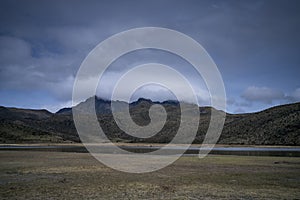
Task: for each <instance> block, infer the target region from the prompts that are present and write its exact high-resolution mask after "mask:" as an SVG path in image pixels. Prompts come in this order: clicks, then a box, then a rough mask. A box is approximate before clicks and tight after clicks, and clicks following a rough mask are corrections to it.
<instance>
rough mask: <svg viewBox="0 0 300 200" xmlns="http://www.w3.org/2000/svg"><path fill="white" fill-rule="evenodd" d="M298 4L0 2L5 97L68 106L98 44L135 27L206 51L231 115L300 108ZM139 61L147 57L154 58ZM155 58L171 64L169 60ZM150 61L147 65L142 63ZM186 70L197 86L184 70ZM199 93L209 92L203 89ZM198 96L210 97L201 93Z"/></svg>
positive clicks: (0, 79)
mask: <svg viewBox="0 0 300 200" xmlns="http://www.w3.org/2000/svg"><path fill="white" fill-rule="evenodd" d="M299 4H300V2H299V1H288V2H285V1H144V0H142V1H79V0H75V1H58V0H57V1H33V0H29V1H1V2H0V23H1V26H0V63H1V65H0V73H1V74H0V90H4V89H6V90H7V89H11V90H16V89H18V90H19V91H22V90H25V89H30V90H44V91H47V92H49V94H50V95H52V96H53V97H54V98H55V99H57V101H60V102H66V101H68V100H70V97H71V92H72V84H73V81H74V77H75V74H76V72H77V70H78V68H79V66H80V63H81V62H82V60H83V59H84V58H85V57H86V55H87V54H88V52H89V51H90V50H92V48H93V47H94V46H95V45H97V44H98V43H99V42H101V41H102V40H104V39H106V38H107V37H109V36H111V35H113V34H116V33H118V32H120V31H125V30H128V29H130V28H135V27H142V26H159V27H160V26H161V27H165V28H171V29H175V30H178V31H181V32H183V33H185V34H187V35H189V36H191V37H193V38H194V39H196V40H197V41H198V42H199V43H200V44H202V45H203V46H204V47H205V49H206V50H207V51H208V53H209V54H210V55H211V56H212V58H213V59H214V60H215V62H216V64H217V65H218V67H219V69H220V71H221V73H222V76H223V79H224V82H225V87H226V90H227V94H228V96H231V97H232V99H233V100H232V101H235V103H231V104H229V110H232V111H234V110H242V109H244V110H246V111H251V109H252V110H255V109H257V107H256V108H252V107H251V106H253V105H255V104H249V103H247V102H261V103H263V104H266V105H269V106H271V105H272V103H273V102H275V101H281V100H282V101H297V100H299V89H297V88H300V83H299V78H298V76H299V74H300V67H299V65H300V60H299V56H298V54H299V50H300V49H299V47H300V38H299V35H300V26H299V24H300V9H299V8H300V6H299ZM150 54H151V53H150ZM137 55H138V56H140V58H143V55H149V52H148V54H143V53H140V54H137ZM155 59H156V60H157V62H159V63H161V62H162V63H164V62H165V63H170V64H174V63H172V59H171V58H170V57H168V56H166V57H164V56H156V57H155ZM129 61H131V60H130V59H129V60H127V61H126V60H125V61H122V62H120V63H119V65H116V66H115V67H114V68H113V69H111V71H110V72H108V73H107V77H106V79H107V80H110V79H113V78H114V77H117V76H120V74H121V73H122V72H123V70H124V68H128V67H130V66H131V65H130V62H129ZM146 61H148V60H147V59H146V58H143V59H141V60H140V61H139V63H143V62H146ZM175 65H176V63H175ZM177 67H179V66H177ZM183 71H185V73H186V74H187V75H188V76H190V77H191V80H193V81H192V82H193V84H194V85H195V87H199V86H197V83H196V81H194V79H195V78H192V77H193V71H191V70H190V68H189V67H188V66H187V65H184V68H183ZM106 84H108V86H109V87H111V85H110V83H106ZM253 85H272V88H273V89H270V88H269V89H266V88H258V87H257V88H252V89H251V86H253ZM247 88H248V89H247ZM200 90H205V89H204V88H202V85H201V87H199V91H200ZM262 90H263V91H262ZM264 90H268V91H264ZM278 91H280V92H278ZM153 92H155V91H152V93H151V94H154V93H153ZM108 93H109V92H108ZM166 95H167V94H166ZM199 95H200V96H203V95H207V94H206V93H205V92H203V91H202V93H201V92H199ZM282 95H283V96H282ZM152 96H155V95H152ZM241 96H242V98H240V97H241ZM1 98H6V97H5V96H2V97H1ZM28 98H30V97H28ZM203 98H204V99H205V98H206V97H203ZM159 99H161V97H160V98H159ZM287 99H288V100H287ZM229 102H230V101H229ZM0 103H1V102H0ZM246 104H247V105H248V106H245V105H246Z"/></svg>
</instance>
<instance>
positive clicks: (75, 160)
mask: <svg viewBox="0 0 300 200" xmlns="http://www.w3.org/2000/svg"><path fill="white" fill-rule="evenodd" d="M0 199H72V200H75V199H300V158H298V157H297V158H296V157H254V156H216V155H214V156H213V155H211V156H208V157H206V158H204V159H199V158H198V157H182V158H180V159H179V160H177V161H176V162H175V163H173V164H172V165H170V166H168V167H166V168H164V169H161V170H159V171H156V172H151V173H144V174H129V173H124V172H118V171H115V170H113V169H110V168H108V167H106V166H104V165H103V164H101V163H100V162H99V161H97V160H95V159H94V158H93V157H92V156H91V155H90V154H88V153H64V152H37V151H36V152H35V151H0Z"/></svg>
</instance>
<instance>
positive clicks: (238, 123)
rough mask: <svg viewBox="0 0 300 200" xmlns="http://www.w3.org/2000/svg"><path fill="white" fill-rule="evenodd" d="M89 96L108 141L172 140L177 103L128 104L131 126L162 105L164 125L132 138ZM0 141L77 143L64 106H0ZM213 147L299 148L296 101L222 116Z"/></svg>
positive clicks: (203, 122) (203, 125) (204, 116)
mask: <svg viewBox="0 0 300 200" xmlns="http://www.w3.org/2000/svg"><path fill="white" fill-rule="evenodd" d="M92 98H94V100H95V108H96V113H97V116H98V120H99V123H100V125H101V127H102V129H103V131H104V132H105V133H106V135H107V137H108V138H110V139H111V140H112V141H123V142H153V143H165V142H169V141H171V140H172V138H173V137H174V135H175V134H176V132H177V130H178V127H179V125H180V112H181V111H180V107H179V103H178V102H176V101H165V102H162V103H159V102H152V101H151V100H148V99H139V100H138V101H136V102H133V103H131V104H129V108H130V114H131V117H132V119H133V121H134V122H135V123H136V124H138V125H147V124H148V123H149V122H150V118H149V108H150V107H151V106H152V105H153V104H160V105H162V106H164V108H165V110H166V112H167V122H166V124H165V126H164V127H163V128H162V130H161V131H159V132H158V133H157V134H156V135H155V136H153V137H150V138H147V139H140V138H135V137H132V136H130V135H128V134H126V133H124V132H123V131H122V130H121V129H120V128H119V127H118V126H117V124H116V122H115V120H114V118H113V116H112V113H111V109H110V105H111V102H110V101H108V100H103V99H99V98H97V97H92ZM92 98H90V99H88V100H86V101H85V102H82V103H80V104H79V105H77V106H76V108H78V109H80V110H81V111H82V112H83V113H85V115H87V116H88V115H89V113H88V111H89V109H90V108H91V102H93V101H92V100H93V99H92ZM115 103H116V105H117V112H120V113H122V111H123V110H122V109H123V108H122V105H125V104H126V103H125V102H121V101H120V102H119V101H118V102H115ZM187 105H188V104H187ZM92 107H93V106H92ZM187 109H188V108H187ZM211 109H213V108H210V107H200V108H199V110H200V122H199V130H198V133H197V137H196V138H195V141H194V142H195V143H201V142H202V141H203V138H204V137H205V134H206V131H207V128H208V124H209V120H210V113H211ZM184 112H185V111H184ZM219 112H221V111H219ZM190 120H194V119H193V118H191V119H190ZM187 134H188V133H187ZM0 140H1V142H2V143H4V142H10V143H15V142H16V143H19V142H28V143H29V142H54V141H55V142H70V141H74V142H79V141H80V140H79V137H78V135H77V133H76V129H75V126H74V123H73V116H72V109H71V108H64V109H61V110H60V111H58V112H57V113H55V114H52V113H50V112H48V111H46V110H27V109H16V108H5V107H0ZM219 143H221V144H265V145H300V103H295V104H289V105H282V106H277V107H274V108H270V109H267V110H264V111H261V112H257V113H250V114H236V115H235V114H227V115H226V121H225V125H224V129H223V132H222V135H221V137H220V139H219Z"/></svg>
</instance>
